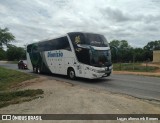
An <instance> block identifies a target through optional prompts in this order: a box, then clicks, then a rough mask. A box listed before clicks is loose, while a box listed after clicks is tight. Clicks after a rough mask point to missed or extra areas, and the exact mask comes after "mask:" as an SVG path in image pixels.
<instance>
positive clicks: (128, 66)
mask: <svg viewBox="0 0 160 123" xmlns="http://www.w3.org/2000/svg"><path fill="white" fill-rule="evenodd" d="M158 69H159V68H158V67H156V66H148V64H145V65H142V63H115V64H113V70H115V71H132V72H154V71H156V70H158Z"/></svg>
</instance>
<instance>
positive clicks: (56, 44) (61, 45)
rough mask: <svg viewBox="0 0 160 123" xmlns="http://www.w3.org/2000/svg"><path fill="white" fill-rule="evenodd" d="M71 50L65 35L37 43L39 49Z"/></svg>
mask: <svg viewBox="0 0 160 123" xmlns="http://www.w3.org/2000/svg"><path fill="white" fill-rule="evenodd" d="M62 49H65V50H71V49H70V45H69V42H68V39H67V37H66V36H65V37H61V38H57V39H52V40H49V41H45V42H40V43H39V51H50V50H62Z"/></svg>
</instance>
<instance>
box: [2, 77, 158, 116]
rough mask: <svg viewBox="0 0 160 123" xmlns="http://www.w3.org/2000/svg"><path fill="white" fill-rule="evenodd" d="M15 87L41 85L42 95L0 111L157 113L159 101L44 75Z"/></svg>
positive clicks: (35, 86) (19, 112)
mask: <svg viewBox="0 0 160 123" xmlns="http://www.w3.org/2000/svg"><path fill="white" fill-rule="evenodd" d="M18 88H19V89H43V90H44V95H43V97H42V98H38V99H35V100H32V101H30V102H24V103H21V104H15V105H10V106H8V107H5V108H2V109H0V113H1V114H2V113H14V114H15V113H18V114H21V113H22V114H23V113H24V114H27V113H28V114H29V113H35V114H50V113H51V114H68V113H71V114H72V113H73V114H80V113H82V114H85V113H87V114H89V113H92V114H93V113H95V114H99V113H101V114H112V113H113V114H115V113H119V114H121V113H123V114H128V113H129V114H130V113H139V114H142V113H146V114H147V113H151V114H160V105H159V104H154V103H150V102H147V101H143V100H140V99H136V98H133V97H130V96H125V95H119V94H112V93H109V92H106V91H103V90H95V89H88V88H86V87H82V86H77V85H76V86H74V85H72V84H68V83H65V82H61V81H56V80H49V79H48V78H46V77H40V78H36V79H33V80H29V81H25V82H23V83H22V84H21V85H19V86H18ZM15 89H17V88H15Z"/></svg>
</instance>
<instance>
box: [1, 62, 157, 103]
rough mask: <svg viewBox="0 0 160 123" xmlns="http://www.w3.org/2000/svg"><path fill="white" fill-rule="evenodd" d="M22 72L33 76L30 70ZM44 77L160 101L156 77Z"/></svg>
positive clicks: (14, 66) (4, 65) (12, 66)
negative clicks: (70, 78) (75, 78)
mask: <svg viewBox="0 0 160 123" xmlns="http://www.w3.org/2000/svg"><path fill="white" fill-rule="evenodd" d="M0 66H3V67H7V68H11V69H16V70H17V65H15V64H2V63H0ZM20 71H23V72H27V73H31V74H33V73H32V71H30V70H20ZM44 76H47V77H48V78H49V79H56V80H62V81H66V82H68V83H72V84H78V85H82V86H86V87H94V88H98V89H104V90H107V91H110V92H114V93H121V94H127V95H131V96H134V97H138V98H142V99H149V100H158V101H160V78H156V77H145V76H136V75H116V74H112V75H111V76H110V77H108V78H102V79H97V80H88V79H82V78H78V79H77V80H74V81H73V80H69V79H67V77H66V76H61V75H44Z"/></svg>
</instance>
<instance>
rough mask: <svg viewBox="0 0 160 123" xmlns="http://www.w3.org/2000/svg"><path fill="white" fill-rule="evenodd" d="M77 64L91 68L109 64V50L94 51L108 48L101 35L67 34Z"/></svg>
mask: <svg viewBox="0 0 160 123" xmlns="http://www.w3.org/2000/svg"><path fill="white" fill-rule="evenodd" d="M68 34H69V37H70V39H71V41H72V44H73V47H74V49H75V53H76V56H77V59H78V61H79V62H81V63H84V64H88V65H91V66H97V67H102V66H108V64H111V54H110V50H95V49H94V48H92V46H93V47H94V46H95V47H109V45H108V42H107V40H106V39H105V37H104V36H103V35H99V34H94V33H79V32H75V33H68Z"/></svg>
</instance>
